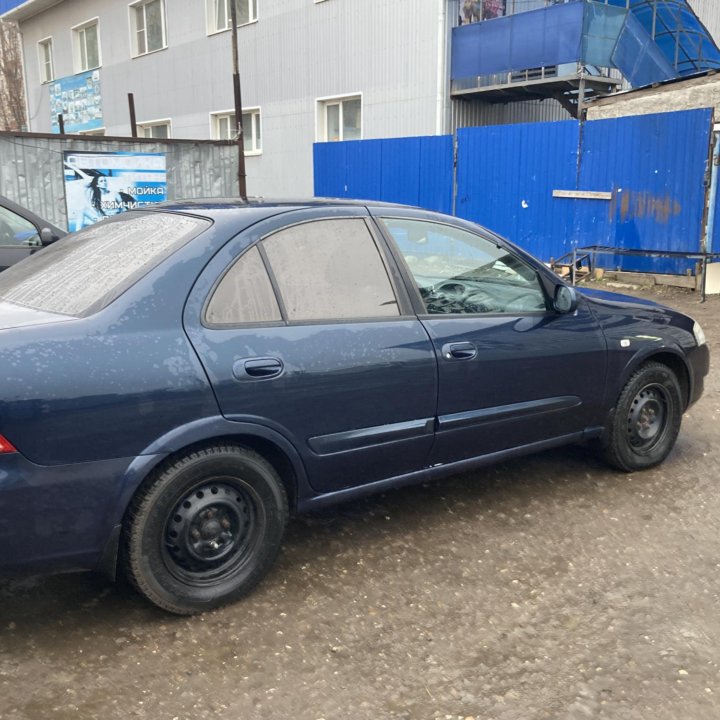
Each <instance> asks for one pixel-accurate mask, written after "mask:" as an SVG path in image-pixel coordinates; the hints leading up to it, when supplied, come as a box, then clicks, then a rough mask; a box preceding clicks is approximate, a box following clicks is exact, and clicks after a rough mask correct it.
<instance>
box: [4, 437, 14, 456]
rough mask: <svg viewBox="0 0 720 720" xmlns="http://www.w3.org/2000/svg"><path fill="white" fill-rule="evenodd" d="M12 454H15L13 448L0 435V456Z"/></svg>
mask: <svg viewBox="0 0 720 720" xmlns="http://www.w3.org/2000/svg"><path fill="white" fill-rule="evenodd" d="M14 452H17V450H16V449H15V446H14V445H13V444H12V443H11V442H10V441H9V440H8V439H7V438H6V437H5V436H4V435H0V455H3V454H4V453H14Z"/></svg>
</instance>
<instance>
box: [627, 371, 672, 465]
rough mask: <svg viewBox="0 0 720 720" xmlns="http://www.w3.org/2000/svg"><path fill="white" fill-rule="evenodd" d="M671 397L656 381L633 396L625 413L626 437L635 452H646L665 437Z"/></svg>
mask: <svg viewBox="0 0 720 720" xmlns="http://www.w3.org/2000/svg"><path fill="white" fill-rule="evenodd" d="M671 407H672V399H671V397H670V395H669V393H668V391H667V389H666V388H665V387H664V386H662V385H659V384H657V383H653V384H651V385H646V386H645V387H643V388H642V389H641V390H640V391H639V392H638V393H637V394H636V395H635V397H634V398H633V400H632V402H631V403H630V409H629V411H628V415H627V437H628V442H629V444H630V447H631V448H633V450H635V451H636V452H642V453H647V452H649V451H651V450H652V449H653V448H655V447H656V446H657V445H658V444H659V443H660V442H661V441H662V439H663V438H664V437H665V433H666V430H667V426H668V418H669V417H670V410H671Z"/></svg>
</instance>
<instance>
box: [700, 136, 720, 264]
mask: <svg viewBox="0 0 720 720" xmlns="http://www.w3.org/2000/svg"><path fill="white" fill-rule="evenodd" d="M713 145H714V147H713V154H712V167H711V168H710V197H709V198H708V214H707V222H706V223H705V233H704V236H703V238H702V241H701V245H700V252H705V253H711V252H713V233H714V232H715V206H716V204H717V195H718V165H719V164H720V124H715V125H714V126H713Z"/></svg>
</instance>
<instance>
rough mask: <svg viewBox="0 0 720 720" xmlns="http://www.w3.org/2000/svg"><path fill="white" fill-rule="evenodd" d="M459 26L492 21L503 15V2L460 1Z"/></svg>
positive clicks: (502, 0) (490, 0)
mask: <svg viewBox="0 0 720 720" xmlns="http://www.w3.org/2000/svg"><path fill="white" fill-rule="evenodd" d="M460 9H461V11H462V13H461V16H460V22H461V24H467V23H473V22H480V20H492V19H493V18H497V17H502V16H503V15H505V0H461V3H460Z"/></svg>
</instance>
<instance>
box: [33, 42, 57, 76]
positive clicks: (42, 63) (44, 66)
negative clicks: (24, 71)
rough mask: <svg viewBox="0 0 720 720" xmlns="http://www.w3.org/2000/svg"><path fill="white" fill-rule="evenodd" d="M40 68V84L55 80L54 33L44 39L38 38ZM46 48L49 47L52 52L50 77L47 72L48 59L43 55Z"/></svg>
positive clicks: (50, 52)
mask: <svg viewBox="0 0 720 720" xmlns="http://www.w3.org/2000/svg"><path fill="white" fill-rule="evenodd" d="M37 45H38V69H39V73H38V74H39V76H40V84H41V85H47V84H48V83H51V82H54V81H55V52H54V48H53V39H52V35H50V36H48V37H46V38H43V39H42V40H38V44H37ZM45 48H48V49H49V54H50V75H49V77H48V73H47V66H48V61H47V60H46V59H45V58H44V57H43V50H44V49H45Z"/></svg>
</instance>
